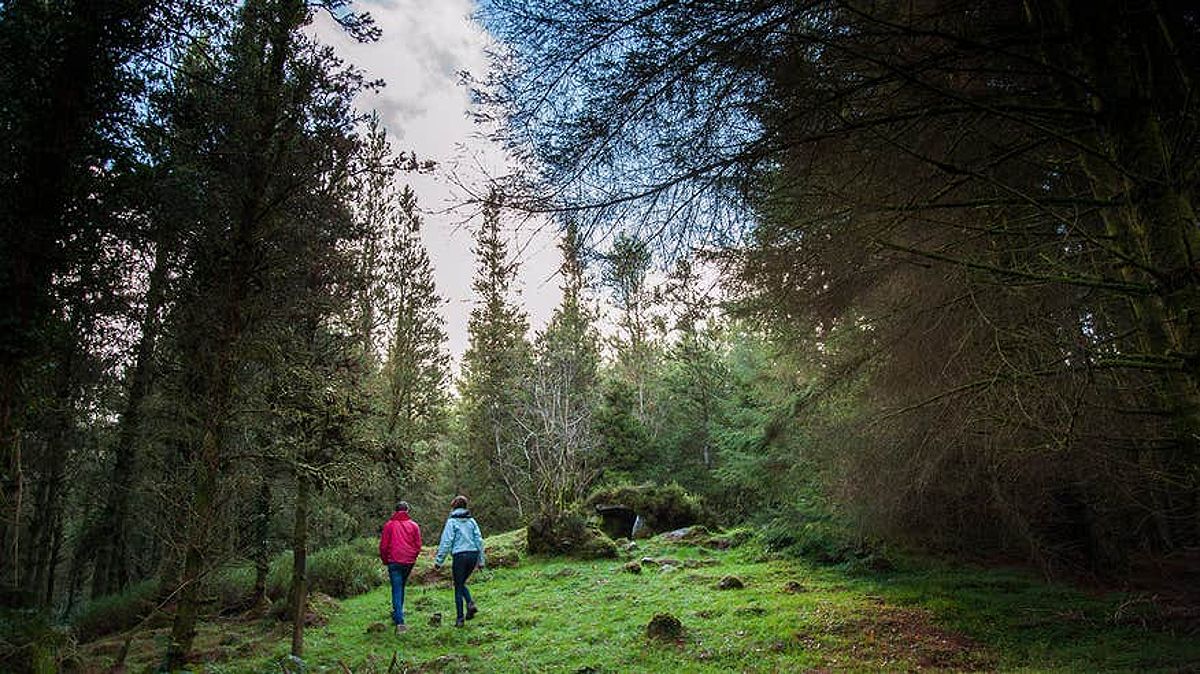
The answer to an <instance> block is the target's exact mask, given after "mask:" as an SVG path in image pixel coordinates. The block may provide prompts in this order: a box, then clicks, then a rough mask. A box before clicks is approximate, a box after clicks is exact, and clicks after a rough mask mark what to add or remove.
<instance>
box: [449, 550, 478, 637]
mask: <svg viewBox="0 0 1200 674" xmlns="http://www.w3.org/2000/svg"><path fill="white" fill-rule="evenodd" d="M478 564H479V551H478V550H471V551H469V552H456V553H454V563H453V564H452V565H451V567H450V570H451V571H453V572H454V610H455V611H456V612H457V615H458V619H459V620H462V619H463V604H464V603H465V604H466V605H467V606H474V605H475V602H474V600H472V599H471V591H470V590H468V589H467V578H470V577H471V572H472V571H474V570H475V566H476V565H478Z"/></svg>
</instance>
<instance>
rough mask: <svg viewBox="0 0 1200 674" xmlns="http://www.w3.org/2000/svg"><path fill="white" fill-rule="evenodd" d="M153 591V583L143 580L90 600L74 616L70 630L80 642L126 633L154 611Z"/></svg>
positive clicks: (155, 590)
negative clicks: (124, 588) (114, 592)
mask: <svg viewBox="0 0 1200 674" xmlns="http://www.w3.org/2000/svg"><path fill="white" fill-rule="evenodd" d="M157 591H158V582H157V581H155V580H144V581H142V582H140V583H137V584H134V585H131V586H129V588H127V589H126V590H125V591H124V592H119V593H117V594H110V595H107V596H104V597H99V598H96V599H93V600H92V601H90V602H88V603H87V605H86V606H84V607H83V610H81V611H80V612H79V613H78V614H77V615H76V616H75V619H74V620H73V621H72V625H71V627H72V629H74V631H75V634H76V636H77V637H79V640H80V641H92V640H93V639H96V638H99V637H102V636H104V635H106V634H112V633H114V632H121V631H123V630H127V629H129V628H131V627H133V626H134V625H137V624H138V623H139V622H141V621H142V619H143V618H145V617H146V616H147V615H149V614H150V611H152V610H154V598H155V593H156V592H157Z"/></svg>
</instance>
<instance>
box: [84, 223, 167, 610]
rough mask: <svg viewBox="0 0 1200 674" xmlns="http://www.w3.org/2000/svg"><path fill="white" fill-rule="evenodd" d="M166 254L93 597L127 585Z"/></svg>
mask: <svg viewBox="0 0 1200 674" xmlns="http://www.w3.org/2000/svg"><path fill="white" fill-rule="evenodd" d="M168 260H169V253H168V251H167V248H166V247H165V246H164V245H163V244H162V242H161V241H160V242H158V246H157V250H156V251H155V255H154V269H153V270H152V271H151V272H150V279H149V287H148V288H147V290H146V315H145V316H143V317H142V335H141V339H140V341H139V342H138V348H137V356H136V357H135V360H134V365H133V370H132V371H131V372H130V385H129V394H128V397H127V398H126V400H125V411H124V413H123V414H122V415H121V422H120V423H121V427H120V430H119V431H118V435H117V444H116V447H115V448H114V449H113V453H114V455H115V456H114V460H113V469H112V476H111V479H110V480H109V492H108V500H107V502H106V504H105V507H104V511H103V513H102V514H101V517H100V522H99V524H98V529H99V531H98V533H97V536H96V538H95V540H96V541H97V543H98V544H99V548H98V549H97V551H96V568H95V572H94V574H93V576H92V596H93V597H98V596H101V595H105V594H112V593H115V592H120V591H121V590H123V589H125V586H126V585H128V584H129V564H128V557H127V555H128V542H127V530H128V527H129V521H128V520H129V499H130V493H131V492H132V490H133V485H134V482H135V480H136V477H137V470H138V465H137V446H136V441H137V435H138V432H139V431H140V430H141V425H142V402H143V401H144V400H145V398H146V395H147V394H148V393H149V392H150V386H151V384H152V383H153V380H154V365H153V359H154V349H155V343H156V342H157V339H158V330H159V323H160V322H159V319H158V314H159V312H160V311H161V310H162V306H163V302H164V301H165V297H166V289H165V286H166V276H167V266H168V264H169V262H168Z"/></svg>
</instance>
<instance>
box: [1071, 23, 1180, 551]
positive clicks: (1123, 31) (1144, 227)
mask: <svg viewBox="0 0 1200 674" xmlns="http://www.w3.org/2000/svg"><path fill="white" fill-rule="evenodd" d="M1057 10H1058V13H1059V17H1058V20H1059V22H1060V24H1061V25H1060V26H1058V27H1057V28H1058V29H1059V30H1061V31H1062V32H1063V33H1064V34H1066V35H1073V36H1079V35H1084V36H1087V37H1088V38H1089V39H1088V40H1087V41H1086V42H1085V41H1084V40H1083V38H1082V37H1075V38H1074V39H1073V44H1074V45H1075V46H1074V47H1073V48H1071V49H1072V51H1071V53H1070V57H1071V58H1072V60H1074V61H1075V62H1077V63H1078V64H1079V65H1080V66H1081V67H1082V70H1083V72H1084V73H1086V75H1087V79H1088V80H1090V81H1091V82H1092V83H1093V85H1094V86H1095V92H1094V93H1090V92H1080V93H1079V94H1077V95H1080V96H1087V97H1090V101H1089V102H1090V103H1091V105H1092V108H1093V109H1095V110H1096V111H1097V115H1096V123H1095V125H1094V127H1093V129H1091V130H1090V131H1088V132H1085V134H1084V135H1083V137H1082V141H1083V143H1084V144H1085V146H1087V147H1088V148H1090V149H1092V150H1093V152H1084V153H1082V156H1081V159H1082V162H1083V165H1084V168H1085V170H1086V172H1087V174H1088V177H1089V179H1090V180H1091V183H1092V190H1093V193H1094V194H1095V195H1096V196H1097V197H1099V198H1101V199H1104V200H1107V201H1110V202H1112V203H1113V204H1115V205H1114V206H1112V207H1109V208H1107V209H1104V210H1102V211H1101V215H1102V218H1103V220H1104V224H1105V229H1106V232H1105V233H1106V234H1107V235H1108V236H1109V237H1111V239H1112V240H1113V241H1115V242H1116V245H1117V246H1118V247H1119V248H1120V249H1121V250H1122V252H1123V253H1124V254H1125V255H1127V256H1128V257H1130V258H1132V259H1133V260H1136V261H1137V263H1138V265H1139V266H1140V267H1141V269H1138V268H1135V267H1134V266H1132V265H1130V264H1125V265H1124V266H1122V268H1121V270H1122V271H1121V273H1122V275H1123V276H1124V277H1125V278H1126V279H1127V280H1135V281H1138V282H1142V283H1150V284H1151V285H1152V287H1153V288H1154V292H1153V293H1152V294H1149V295H1145V296H1133V297H1130V298H1129V299H1128V302H1129V306H1130V314H1131V316H1132V319H1133V322H1134V325H1133V326H1132V327H1133V328H1135V330H1136V335H1137V336H1136V339H1135V341H1134V344H1133V345H1132V346H1133V347H1134V348H1136V350H1137V351H1139V352H1140V353H1139V354H1137V355H1142V356H1146V357H1149V358H1152V359H1155V360H1156V362H1161V363H1164V364H1167V365H1168V367H1165V368H1162V369H1160V370H1157V372H1159V373H1160V374H1159V387H1158V390H1159V393H1158V395H1159V398H1160V405H1161V406H1162V407H1163V408H1164V410H1165V411H1166V412H1167V413H1168V414H1170V415H1171V420H1172V422H1171V430H1172V435H1173V436H1174V438H1175V440H1176V443H1175V446H1174V447H1173V448H1170V449H1166V450H1162V451H1154V452H1146V453H1143V455H1142V456H1140V457H1139V461H1140V462H1141V463H1143V464H1146V467H1147V469H1149V470H1150V471H1151V472H1154V473H1157V474H1160V475H1172V476H1178V477H1179V478H1180V480H1179V481H1178V483H1177V484H1174V485H1167V484H1165V482H1164V484H1163V485H1162V486H1151V487H1150V489H1151V493H1150V498H1151V500H1152V502H1153V504H1154V510H1155V511H1156V512H1154V513H1153V516H1154V518H1155V520H1156V522H1157V529H1158V534H1159V537H1160V538H1161V539H1162V540H1161V541H1160V543H1161V545H1162V546H1163V547H1164V548H1166V549H1172V548H1174V547H1177V546H1179V545H1181V544H1190V543H1193V542H1195V541H1196V540H1198V537H1200V530H1198V529H1200V519H1197V517H1198V516H1200V513H1197V512H1195V505H1194V504H1195V503H1196V500H1197V493H1198V492H1197V490H1198V488H1200V485H1197V484H1196V483H1195V477H1194V471H1195V466H1196V463H1197V462H1196V456H1197V453H1198V451H1200V358H1198V357H1197V354H1198V353H1200V311H1198V308H1200V262H1198V261H1197V259H1196V256H1197V255H1198V254H1200V229H1198V228H1197V227H1196V224H1195V223H1196V211H1195V209H1194V207H1193V205H1192V203H1191V197H1190V194H1189V193H1188V191H1187V189H1186V181H1185V180H1184V179H1183V177H1182V176H1179V175H1175V171H1176V168H1175V163H1174V162H1173V157H1172V150H1173V147H1172V143H1171V141H1170V139H1169V138H1168V137H1167V135H1166V132H1165V131H1164V128H1163V126H1162V123H1161V122H1160V119H1159V113H1158V111H1157V110H1156V109H1155V102H1156V99H1161V98H1163V97H1164V96H1166V95H1168V93H1167V92H1166V91H1163V89H1167V90H1169V89H1171V88H1172V87H1174V88H1175V91H1174V92H1173V93H1174V96H1175V97H1180V96H1183V94H1181V93H1180V91H1179V90H1180V89H1181V88H1186V85H1187V83H1186V82H1185V81H1182V80H1177V81H1176V83H1175V84H1172V78H1173V77H1174V76H1175V74H1174V73H1171V72H1170V69H1166V72H1164V73H1163V74H1161V75H1156V76H1151V72H1150V71H1151V70H1152V68H1151V63H1150V57H1149V56H1148V54H1151V53H1154V52H1155V49H1154V47H1155V45H1154V43H1155V42H1156V41H1158V40H1160V39H1161V38H1162V36H1163V35H1164V33H1163V30H1164V28H1163V26H1164V25H1165V24H1164V23H1163V22H1162V21H1160V19H1163V17H1149V18H1148V17H1146V16H1142V17H1136V18H1134V17H1129V16H1126V17H1125V19H1128V21H1125V20H1120V21H1118V20H1117V17H1121V16H1122V12H1121V7H1120V5H1119V3H1115V2H1095V1H1094V0H1088V1H1087V2H1082V1H1080V0H1060V4H1059V5H1058V7H1057ZM1081 44H1082V45H1084V46H1079V45H1081ZM1185 75H1186V74H1185V73H1180V74H1178V76H1179V77H1184V76H1185ZM1186 476H1192V477H1191V478H1189V477H1186ZM1189 521H1190V522H1192V524H1191V525H1190V526H1188V525H1183V526H1181V525H1180V524H1179V523H1182V522H1189ZM1173 523H1174V524H1173ZM1181 537H1182V539H1184V540H1181Z"/></svg>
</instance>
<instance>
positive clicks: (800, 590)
mask: <svg viewBox="0 0 1200 674" xmlns="http://www.w3.org/2000/svg"><path fill="white" fill-rule="evenodd" d="M514 540H515V536H514V534H506V535H505V536H504V537H496V538H494V539H489V543H488V545H489V549H493V547H494V548H496V549H503V548H504V547H505V546H511V545H512V544H513V541H514ZM500 557H501V556H500V555H498V556H497V559H499V558H500ZM429 564H430V562H429V561H428V556H426V557H423V559H422V561H421V562H420V563H419V567H418V570H417V571H415V572H414V580H415V581H416V582H415V584H413V585H411V586H410V587H409V591H408V599H407V618H408V620H407V622H408V624H409V627H410V628H409V630H408V632H407V633H405V634H402V635H396V634H395V633H394V632H393V630H392V628H391V625H390V620H389V612H390V595H389V591H388V589H387V588H386V587H385V586H381V587H379V588H377V589H375V590H372V591H370V592H368V593H366V594H362V595H359V596H356V597H351V598H349V599H346V600H343V601H340V602H334V601H333V600H328V601H327V602H325V605H324V608H321V609H318V610H317V613H323V614H325V615H323V616H321V617H320V618H318V620H317V622H324V623H325V624H323V625H314V626H312V627H310V628H308V629H307V631H306V651H305V658H304V660H305V661H306V665H307V668H306V671H308V672H341V673H348V672H352V673H354V674H361V673H365V672H369V673H377V674H383V673H385V672H396V673H398V672H578V673H580V674H582V673H598V672H666V671H680V672H806V671H812V672H824V671H879V670H885V671H913V670H930V671H939V670H940V671H1030V672H1032V671H1070V672H1101V671H1106V672H1107V671H1138V672H1145V671H1163V672H1168V671H1169V672H1179V671H1200V634H1198V633H1197V632H1196V627H1197V624H1196V621H1195V620H1194V616H1192V615H1191V614H1187V615H1185V616H1183V618H1182V619H1177V618H1178V617H1177V616H1176V615H1175V614H1173V613H1172V611H1171V608H1170V607H1169V606H1164V605H1163V603H1162V601H1161V599H1160V598H1159V597H1155V596H1146V595H1136V594H1128V593H1100V592H1086V591H1083V590H1080V589H1077V588H1072V587H1068V586H1064V585H1056V584H1049V583H1046V582H1045V581H1043V580H1041V579H1039V578H1038V577H1037V576H1035V575H1032V574H1031V573H1029V572H1027V571H1022V570H995V569H983V568H971V567H965V566H961V565H959V566H950V565H944V564H942V563H935V562H930V561H929V560H927V559H907V560H902V561H900V562H899V563H898V564H897V565H896V568H892V569H889V570H887V571H859V572H852V571H850V570H847V569H844V568H839V567H828V566H818V565H814V564H812V563H809V562H806V561H802V560H795V559H777V558H772V557H770V556H769V555H766V554H764V553H763V551H762V550H761V548H757V547H756V546H755V545H754V544H747V545H745V546H742V547H739V548H735V549H731V550H716V549H706V548H704V547H698V546H696V545H691V544H682V543H670V542H667V541H663V540H661V539H654V540H650V541H639V542H638V543H637V547H636V548H634V549H632V550H628V551H627V552H626V553H625V556H624V558H622V559H618V560H603V561H575V560H570V559H562V558H538V557H530V558H522V559H521V560H520V562H519V564H517V565H516V566H515V567H511V568H497V569H491V568H489V569H487V570H484V571H482V572H478V573H477V574H476V575H475V576H474V577H473V578H472V592H473V594H474V595H475V599H476V601H477V603H478V605H479V609H480V611H479V615H478V617H476V618H475V620H473V621H471V622H468V623H467V626H466V627H465V628H463V629H457V628H455V627H453V622H454V606H453V592H452V590H451V589H450V585H449V579H448V577H447V576H448V574H446V573H445V572H443V573H442V574H440V575H439V574H434V573H433V572H432V571H431V570H429V569H426V568H425V567H427V566H428V565H429ZM634 568H636V569H637V570H638V571H637V572H635V571H634V570H633V569H634ZM727 577H734V578H736V579H737V580H739V581H740V582H741V584H742V585H743V586H744V587H741V588H733V589H721V587H722V585H730V584H735V583H733V582H732V581H727V580H724V579H726V578H727ZM723 581H724V582H723ZM435 613H440V614H441V616H442V618H441V622H440V625H434V624H431V620H432V618H433V616H434V614H435ZM657 614H670V615H671V616H674V617H675V618H677V619H678V620H679V621H680V622H681V623H682V632H681V633H679V634H678V635H675V636H667V637H665V638H652V637H650V636H648V635H647V625H648V624H649V623H650V622H651V620H652V618H654V617H655V616H656V615H657ZM166 631H167V629H166V628H165V627H160V628H158V629H153V630H146V631H144V632H141V633H139V634H137V635H136V636H135V638H134V639H133V641H132V642H131V644H130V651H129V656H128V659H127V662H126V664H127V668H126V669H125V670H124V671H127V672H137V671H146V670H149V669H150V668H152V667H153V665H154V664H156V662H157V658H158V657H160V656H161V653H162V652H163V645H164V643H165V641H164V640H165V638H166ZM124 641H125V638H124V637H110V638H108V639H103V640H100V641H97V642H94V643H92V644H88V645H85V646H83V647H82V649H83V652H82V653H81V655H84V658H83V660H84V661H86V662H88V663H89V665H88V667H89V669H88V670H87V671H94V672H102V671H108V670H107V667H108V663H111V662H112V659H113V658H114V657H115V655H116V653H117V652H118V651H119V650H120V649H121V647H122V645H123V644H124ZM289 645H290V626H289V625H288V624H286V623H280V622H277V621H273V620H270V619H268V620H267V621H265V622H264V621H263V620H262V619H259V620H249V619H244V618H241V619H239V618H229V619H217V620H213V621H209V622H208V623H206V624H205V625H204V626H203V628H202V629H201V632H200V634H199V636H198V638H197V647H196V653H197V658H196V659H197V662H196V666H195V671H198V672H201V671H202V672H206V673H218V672H280V671H297V670H296V668H295V665H294V664H293V665H291V666H288V665H287V653H288V649H289ZM93 667H94V668H93Z"/></svg>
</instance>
